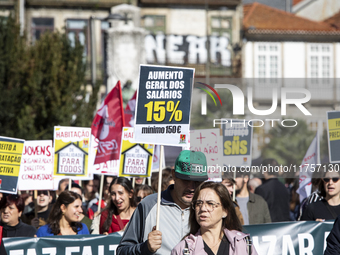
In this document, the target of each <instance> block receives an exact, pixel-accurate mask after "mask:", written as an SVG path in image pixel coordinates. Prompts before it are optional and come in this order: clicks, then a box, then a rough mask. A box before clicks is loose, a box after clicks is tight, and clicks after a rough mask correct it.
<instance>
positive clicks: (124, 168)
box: [119, 127, 154, 177]
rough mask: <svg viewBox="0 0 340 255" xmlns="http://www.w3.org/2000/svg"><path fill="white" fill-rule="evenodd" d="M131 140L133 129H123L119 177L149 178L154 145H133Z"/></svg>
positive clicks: (132, 138)
mask: <svg viewBox="0 0 340 255" xmlns="http://www.w3.org/2000/svg"><path fill="white" fill-rule="evenodd" d="M133 140H134V129H133V128H126V127H125V128H123V132H122V146H121V152H120V168H119V176H124V177H149V176H150V174H151V169H152V155H153V153H154V151H153V150H154V145H153V144H139V143H133Z"/></svg>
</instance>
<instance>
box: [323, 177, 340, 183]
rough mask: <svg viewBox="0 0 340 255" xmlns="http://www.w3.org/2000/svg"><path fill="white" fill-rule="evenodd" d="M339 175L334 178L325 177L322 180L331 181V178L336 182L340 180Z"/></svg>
mask: <svg viewBox="0 0 340 255" xmlns="http://www.w3.org/2000/svg"><path fill="white" fill-rule="evenodd" d="M339 179H340V178H339V177H333V178H323V179H322V180H323V181H324V182H325V183H328V182H330V180H332V181H333V182H334V183H336V182H338V181H339Z"/></svg>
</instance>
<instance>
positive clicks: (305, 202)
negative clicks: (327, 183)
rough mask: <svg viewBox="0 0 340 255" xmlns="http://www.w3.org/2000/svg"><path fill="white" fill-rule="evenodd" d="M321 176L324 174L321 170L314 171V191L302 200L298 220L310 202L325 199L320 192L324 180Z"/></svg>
mask: <svg viewBox="0 0 340 255" xmlns="http://www.w3.org/2000/svg"><path fill="white" fill-rule="evenodd" d="M321 176H322V173H320V172H314V173H313V175H312V180H311V183H312V193H311V194H310V195H309V196H308V197H306V198H305V199H303V200H302V202H301V203H300V206H299V217H298V220H301V216H302V214H303V212H304V211H305V210H306V208H307V206H308V205H309V204H311V203H314V202H317V201H320V200H322V199H323V197H322V196H321V194H320V190H319V187H320V184H321V183H322V182H323V181H322V178H321Z"/></svg>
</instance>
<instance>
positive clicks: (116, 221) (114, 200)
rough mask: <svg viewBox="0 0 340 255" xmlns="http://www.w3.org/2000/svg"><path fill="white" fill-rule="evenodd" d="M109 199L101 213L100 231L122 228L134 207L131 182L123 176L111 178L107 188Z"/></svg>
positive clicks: (113, 230)
mask: <svg viewBox="0 0 340 255" xmlns="http://www.w3.org/2000/svg"><path fill="white" fill-rule="evenodd" d="M109 190H110V192H111V200H110V202H109V204H108V206H107V208H106V209H105V210H104V211H103V212H102V213H101V217H100V233H101V234H110V233H114V232H118V231H121V230H124V228H125V225H126V224H127V223H128V222H129V220H130V218H131V216H132V214H133V212H134V211H135V209H136V200H135V197H134V193H133V188H132V184H131V182H130V181H129V180H128V179H127V178H125V177H117V178H115V179H113V181H112V182H111V184H110V188H109Z"/></svg>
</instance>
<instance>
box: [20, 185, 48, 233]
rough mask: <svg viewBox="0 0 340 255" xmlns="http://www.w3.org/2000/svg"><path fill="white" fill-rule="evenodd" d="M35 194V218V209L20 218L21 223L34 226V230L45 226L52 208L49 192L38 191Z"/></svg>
mask: <svg viewBox="0 0 340 255" xmlns="http://www.w3.org/2000/svg"><path fill="white" fill-rule="evenodd" d="M37 193H38V197H37V217H35V209H33V210H32V211H30V212H29V213H25V214H24V215H23V216H22V221H23V222H25V223H26V224H29V225H32V226H34V227H35V228H36V229H38V228H39V227H41V226H43V225H45V224H46V221H47V218H48V216H49V214H50V211H51V207H52V206H51V202H52V196H51V195H50V191H49V190H38V192H37Z"/></svg>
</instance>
